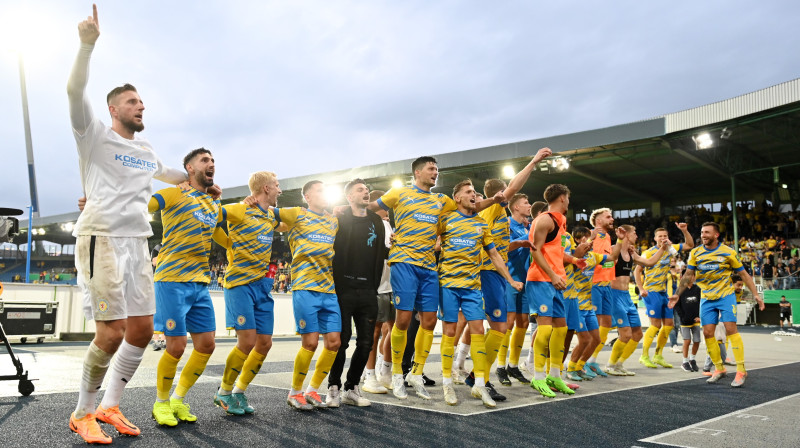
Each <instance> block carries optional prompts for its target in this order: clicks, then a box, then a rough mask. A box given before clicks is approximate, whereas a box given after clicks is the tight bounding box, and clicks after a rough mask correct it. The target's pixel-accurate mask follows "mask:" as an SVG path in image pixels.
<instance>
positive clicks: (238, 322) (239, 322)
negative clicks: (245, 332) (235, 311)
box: [236, 314, 247, 325]
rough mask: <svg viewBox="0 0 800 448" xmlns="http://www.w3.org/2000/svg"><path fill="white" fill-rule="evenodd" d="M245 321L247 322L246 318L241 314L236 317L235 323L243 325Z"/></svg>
mask: <svg viewBox="0 0 800 448" xmlns="http://www.w3.org/2000/svg"><path fill="white" fill-rule="evenodd" d="M245 322H247V319H245V317H244V316H242V315H241V314H240V315H239V317H237V318H236V323H237V324H239V325H244V323H245Z"/></svg>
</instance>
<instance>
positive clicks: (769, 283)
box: [761, 257, 777, 290]
mask: <svg viewBox="0 0 800 448" xmlns="http://www.w3.org/2000/svg"><path fill="white" fill-rule="evenodd" d="M761 276H762V277H763V278H764V289H770V290H772V289H775V283H774V282H775V277H776V276H777V272H776V271H775V266H774V265H773V264H772V262H771V261H770V258H769V257H764V264H762V265H761Z"/></svg>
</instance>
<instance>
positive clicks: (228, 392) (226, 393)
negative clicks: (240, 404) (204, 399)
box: [217, 386, 233, 395]
mask: <svg viewBox="0 0 800 448" xmlns="http://www.w3.org/2000/svg"><path fill="white" fill-rule="evenodd" d="M232 393H233V391H232V390H225V389H223V388H222V386H220V387H219V389H217V395H230V394H232Z"/></svg>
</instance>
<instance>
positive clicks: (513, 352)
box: [508, 327, 528, 367]
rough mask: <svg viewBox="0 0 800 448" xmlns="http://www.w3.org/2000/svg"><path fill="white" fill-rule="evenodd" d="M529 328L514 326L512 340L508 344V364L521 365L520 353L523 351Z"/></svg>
mask: <svg viewBox="0 0 800 448" xmlns="http://www.w3.org/2000/svg"><path fill="white" fill-rule="evenodd" d="M527 332H528V329H527V328H519V327H514V331H512V332H511V341H510V343H509V344H510V345H509V346H508V364H509V365H512V366H514V367H516V366H518V365H519V355H520V353H522V345H523V344H524V343H525V333H527Z"/></svg>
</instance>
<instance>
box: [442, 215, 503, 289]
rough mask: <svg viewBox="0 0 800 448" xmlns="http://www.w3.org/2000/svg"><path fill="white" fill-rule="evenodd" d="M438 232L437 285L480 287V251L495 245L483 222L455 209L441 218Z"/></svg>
mask: <svg viewBox="0 0 800 448" xmlns="http://www.w3.org/2000/svg"><path fill="white" fill-rule="evenodd" d="M438 232H439V234H441V236H442V253H441V255H439V285H440V286H442V287H444V288H467V289H480V288H481V277H480V271H481V253H482V252H483V251H484V249H486V250H489V249H492V248H493V247H494V243H493V242H492V234H491V233H490V232H489V226H488V225H487V224H486V221H484V220H483V218H481V217H480V216H478V215H465V214H463V213H461V212H460V211H458V210H456V211H454V212H449V213H447V214H445V215H443V216H442V217H441V219H440V220H439V226H438Z"/></svg>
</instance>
